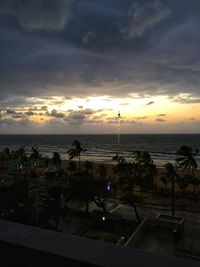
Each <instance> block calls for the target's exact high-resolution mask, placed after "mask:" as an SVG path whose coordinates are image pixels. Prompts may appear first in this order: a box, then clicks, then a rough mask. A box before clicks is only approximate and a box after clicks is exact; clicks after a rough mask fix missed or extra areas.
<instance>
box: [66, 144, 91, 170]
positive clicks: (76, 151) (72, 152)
mask: <svg viewBox="0 0 200 267" xmlns="http://www.w3.org/2000/svg"><path fill="white" fill-rule="evenodd" d="M72 146H74V148H71V149H69V150H68V152H67V153H68V155H69V159H73V158H78V161H79V170H80V168H81V153H82V152H85V151H87V149H84V148H82V147H81V143H80V142H79V141H77V140H74V142H73V143H72Z"/></svg>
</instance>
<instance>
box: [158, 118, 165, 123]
mask: <svg viewBox="0 0 200 267" xmlns="http://www.w3.org/2000/svg"><path fill="white" fill-rule="evenodd" d="M155 121H156V122H165V121H166V120H163V119H159V118H158V119H155Z"/></svg>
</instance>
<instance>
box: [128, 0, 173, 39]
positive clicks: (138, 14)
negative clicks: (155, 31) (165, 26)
mask: <svg viewBox="0 0 200 267" xmlns="http://www.w3.org/2000/svg"><path fill="white" fill-rule="evenodd" d="M128 15H129V20H130V25H129V26H128V27H127V29H125V30H124V32H126V33H127V34H128V37H130V38H135V37H141V36H142V35H143V34H144V32H145V31H146V30H147V29H148V28H151V27H153V26H154V25H156V24H157V23H159V22H160V21H161V20H162V19H163V18H165V17H166V16H168V15H169V8H167V7H165V6H164V5H163V4H162V2H161V1H150V2H147V3H145V4H143V3H142V4H139V3H137V2H135V3H133V4H132V5H131V7H130V9H129V12H128Z"/></svg>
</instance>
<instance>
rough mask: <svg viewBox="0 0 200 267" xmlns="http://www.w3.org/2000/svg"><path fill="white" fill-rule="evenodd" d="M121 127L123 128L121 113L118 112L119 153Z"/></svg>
mask: <svg viewBox="0 0 200 267" xmlns="http://www.w3.org/2000/svg"><path fill="white" fill-rule="evenodd" d="M120 128H121V115H120V111H119V112H118V153H119V152H120Z"/></svg>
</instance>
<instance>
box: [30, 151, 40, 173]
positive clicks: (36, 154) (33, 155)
mask: <svg viewBox="0 0 200 267" xmlns="http://www.w3.org/2000/svg"><path fill="white" fill-rule="evenodd" d="M31 150H32V153H31V157H30V158H31V160H32V164H31V165H32V166H31V167H32V170H31V171H32V175H33V176H35V174H36V168H37V164H38V162H39V160H41V158H42V155H41V154H40V152H39V149H38V147H34V146H32V148H31Z"/></svg>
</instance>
